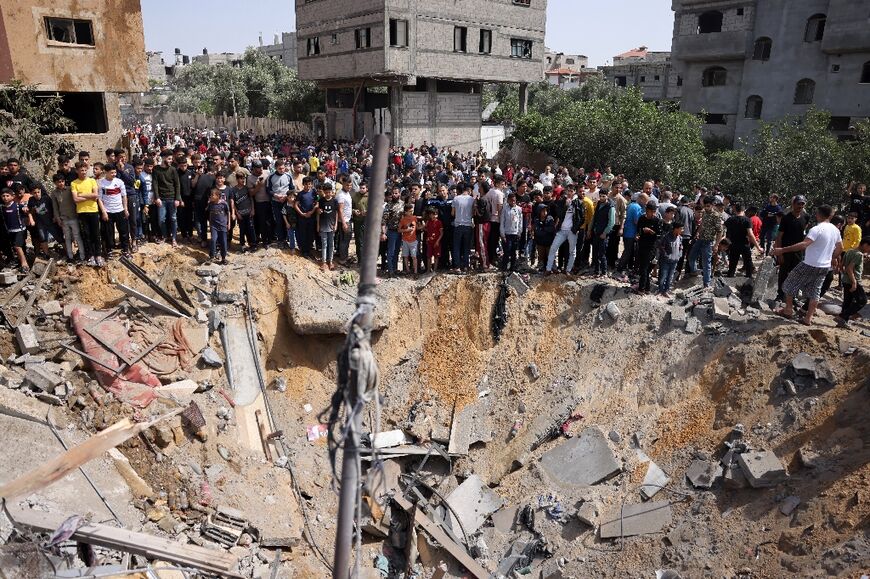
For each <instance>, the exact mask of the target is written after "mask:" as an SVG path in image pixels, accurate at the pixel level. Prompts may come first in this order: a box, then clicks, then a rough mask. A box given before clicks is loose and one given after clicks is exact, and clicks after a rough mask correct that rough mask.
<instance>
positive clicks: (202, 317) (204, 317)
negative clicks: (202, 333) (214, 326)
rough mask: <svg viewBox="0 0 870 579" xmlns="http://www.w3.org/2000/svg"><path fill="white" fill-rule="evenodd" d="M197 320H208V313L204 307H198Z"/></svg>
mask: <svg viewBox="0 0 870 579" xmlns="http://www.w3.org/2000/svg"><path fill="white" fill-rule="evenodd" d="M196 321H197V322H199V323H200V324H204V323H206V322H208V315H206V313H205V310H203V309H202V308H196Z"/></svg>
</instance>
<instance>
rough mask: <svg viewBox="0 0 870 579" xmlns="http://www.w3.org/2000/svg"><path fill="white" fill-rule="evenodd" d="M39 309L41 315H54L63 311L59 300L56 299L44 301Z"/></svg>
mask: <svg viewBox="0 0 870 579" xmlns="http://www.w3.org/2000/svg"><path fill="white" fill-rule="evenodd" d="M40 310H42V315H43V316H54V315H57V314H60V313H63V307H62V306H61V305H60V302H59V301H57V300H52V301H50V302H45V303H44V304H42V306H41V307H40Z"/></svg>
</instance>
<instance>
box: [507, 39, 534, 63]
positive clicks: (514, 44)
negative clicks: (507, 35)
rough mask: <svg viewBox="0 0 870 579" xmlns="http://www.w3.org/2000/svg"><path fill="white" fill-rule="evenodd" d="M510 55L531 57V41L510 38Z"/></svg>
mask: <svg viewBox="0 0 870 579" xmlns="http://www.w3.org/2000/svg"><path fill="white" fill-rule="evenodd" d="M511 56H512V57H514V58H532V41H531V40H524V39H522V38H511Z"/></svg>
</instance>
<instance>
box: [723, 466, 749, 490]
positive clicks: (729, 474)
mask: <svg viewBox="0 0 870 579" xmlns="http://www.w3.org/2000/svg"><path fill="white" fill-rule="evenodd" d="M722 486H724V487H725V488H726V489H728V490H739V489H745V488H747V487H748V486H749V481H748V480H746V475H744V474H743V470H742V469H741V468H740V467H738V466H728V467H726V468H725V471H724V474H723V475H722Z"/></svg>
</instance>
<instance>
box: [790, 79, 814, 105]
mask: <svg viewBox="0 0 870 579" xmlns="http://www.w3.org/2000/svg"><path fill="white" fill-rule="evenodd" d="M815 92H816V82H815V81H814V80H812V79H809V78H804V79H801V80H799V81H798V83H797V86H795V89H794V104H796V105H811V104H813V97H814V96H815Z"/></svg>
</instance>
